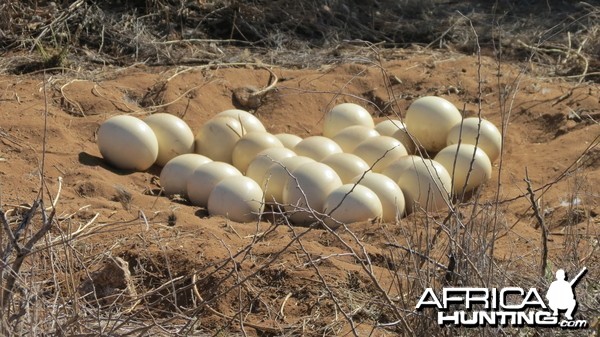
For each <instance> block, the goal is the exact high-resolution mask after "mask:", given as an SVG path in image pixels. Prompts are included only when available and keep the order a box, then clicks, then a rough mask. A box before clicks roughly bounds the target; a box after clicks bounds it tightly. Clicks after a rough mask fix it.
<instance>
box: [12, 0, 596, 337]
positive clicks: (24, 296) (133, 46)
mask: <svg viewBox="0 0 600 337" xmlns="http://www.w3.org/2000/svg"><path fill="white" fill-rule="evenodd" d="M529 2H530V1H524V2H522V1H514V2H513V1H497V2H495V3H494V2H490V3H488V2H485V1H457V2H453V3H446V2H445V1H444V3H442V1H433V0H424V1H412V0H406V1H392V0H381V1H341V0H339V1H329V2H322V1H316V0H315V1H293V2H290V1H271V2H265V1H256V0H254V1H235V0H234V1H222V0H217V1H183V0H181V1H167V0H146V1H133V0H132V1H127V0H122V1H117V0H112V1H84V0H76V1H55V2H49V1H43V0H40V1H32V0H29V1H12V0H8V1H4V2H2V4H0V48H1V49H0V50H1V52H2V59H0V71H1V72H3V73H7V74H36V73H37V74H38V75H39V74H41V73H42V72H44V73H45V74H52V73H55V74H62V75H65V74H67V75H68V74H70V73H78V74H82V73H85V72H86V71H87V70H91V69H94V68H95V67H101V66H102V67H110V66H115V67H127V66H130V65H132V64H135V63H144V64H146V65H149V66H171V65H173V66H182V65H185V66H197V67H200V68H201V69H202V70H205V69H210V67H213V66H215V67H218V66H219V65H223V66H231V65H233V66H243V65H245V64H248V63H252V64H254V65H259V66H262V65H264V64H277V65H280V66H287V67H293V68H306V67H318V66H321V65H325V64H333V63H348V62H355V63H365V64H369V65H370V66H372V67H375V68H377V69H379V70H380V72H381V76H382V77H384V78H386V83H387V85H388V86H387V87H386V88H385V91H387V92H388V93H389V97H388V98H389V99H388V100H387V101H386V102H384V103H385V104H377V102H374V103H373V106H377V107H378V108H380V109H381V113H383V112H384V110H385V114H386V115H401V108H400V107H399V106H398V105H397V103H396V100H395V99H393V97H394V92H393V90H392V89H391V87H392V85H393V83H392V82H391V81H393V79H394V77H393V76H392V75H391V74H389V73H388V71H387V69H386V67H385V66H384V63H383V62H382V60H383V59H386V58H388V57H390V58H391V57H394V55H396V56H397V49H396V48H399V47H407V48H408V47H410V48H412V50H419V51H424V50H431V52H434V50H437V51H443V52H445V51H448V50H450V51H459V52H463V53H469V54H475V55H478V56H481V55H484V56H485V55H487V56H492V57H494V59H495V60H496V61H497V63H498V74H497V75H498V78H500V77H502V76H507V75H506V74H504V73H502V67H501V65H502V64H504V63H505V62H509V61H511V62H520V63H519V64H520V65H521V72H520V73H518V74H516V75H515V76H514V77H512V78H510V79H509V80H508V82H509V83H511V84H512V85H510V86H508V85H507V86H505V87H504V86H501V84H500V82H498V84H497V88H496V90H497V91H498V92H502V94H501V95H498V97H499V99H498V105H497V106H498V109H500V114H501V127H502V129H503V130H504V129H505V128H506V127H507V126H508V125H509V123H511V121H512V120H511V118H512V116H513V113H514V111H513V103H514V97H515V95H516V92H517V91H519V90H523V89H522V88H521V87H520V86H519V83H520V81H521V80H522V76H523V75H524V74H525V73H529V74H533V75H538V76H540V75H543V76H544V77H553V78H559V77H560V78H562V79H564V80H567V81H571V82H572V83H573V85H574V87H575V88H576V87H577V86H583V85H586V83H588V84H589V83H594V82H595V83H598V80H599V79H600V63H598V60H599V55H600V42H599V41H600V6H597V5H596V6H594V5H593V4H591V3H586V2H563V1H549V0H548V1H541V2H540V1H531V3H529ZM540 13H543V15H540ZM432 21H435V24H430V23H431V22H432ZM480 66H481V59H480V58H479V59H478V63H477V64H473V67H474V68H478V67H480ZM202 67H205V68H202ZM477 74H479V71H477ZM46 76H47V75H44V78H43V81H44V82H43V85H42V89H43V90H42V92H43V94H44V98H45V100H46V103H47V102H48V100H49V98H48V97H46V93H47V90H52V91H54V92H57V93H59V94H63V97H65V96H64V92H62V89H63V88H64V87H62V86H61V85H58V84H56V83H50V82H47V77H46ZM172 76H173V77H174V76H176V75H172ZM167 83H168V80H166V81H161V82H158V83H157V84H156V85H155V86H154V87H153V88H154V90H149V91H148V92H147V94H146V95H144V97H140V98H139V100H138V101H139V103H140V104H139V105H140V106H142V107H144V108H146V109H148V110H153V108H155V107H157V106H159V105H161V104H163V95H164V90H165V86H166V85H167ZM61 84H62V83H61ZM65 86H66V85H65ZM590 90H591V89H590ZM478 91H479V93H478V96H477V97H476V99H478V101H479V102H481V101H482V95H483V93H482V90H481V87H480V88H479V90H478ZM572 93H573V91H571V94H572ZM153 95H154V96H153ZM182 96H183V95H182ZM64 101H67V102H66V103H64ZM63 103H64V104H63V105H62V106H63V108H64V109H65V110H68V109H67V108H66V107H67V106H69V107H70V108H71V109H73V111H75V112H77V111H78V110H81V107H79V108H78V107H77V106H76V105H75V104H71V105H69V102H68V99H66V98H65V99H64V100H63ZM479 108H480V109H481V106H480V107H479ZM81 111H82V110H81ZM480 112H481V111H479V113H480ZM74 114H78V113H74ZM45 115H46V116H47V115H48V110H47V109H46V111H45ZM81 115H84V114H83V112H82V113H81ZM594 116H597V114H596V115H594ZM578 117H579V116H578ZM588 117H589V119H590V120H591V121H589V123H590V125H594V124H595V125H598V120H597V119H594V118H593V117H592V115H590V114H588ZM584 118H585V117H584ZM596 130H597V129H596ZM0 132H2V134H0V136H1V138H2V140H3V142H5V143H4V144H6V142H11V138H10V135H9V134H8V133H6V132H5V131H3V130H2V129H0ZM44 140H45V137H44ZM44 144H45V142H44ZM599 149H600V133H599V136H598V137H596V138H595V139H594V140H593V142H591V143H590V144H588V145H587V146H585V147H584V149H583V151H582V152H581V153H580V155H579V157H578V158H577V160H575V161H573V162H572V164H571V165H570V166H569V167H568V168H567V169H566V170H564V171H563V172H559V173H558V174H557V175H556V178H555V179H554V180H553V181H550V182H546V183H544V184H537V185H533V184H532V183H531V181H530V179H529V178H530V177H528V176H525V177H521V179H523V178H524V179H526V185H527V188H526V189H524V190H523V191H522V192H523V193H522V194H521V195H520V196H517V197H515V198H514V199H502V198H503V196H502V195H501V193H500V186H501V185H502V183H503V181H502V179H501V178H500V177H501V174H502V170H503V168H504V162H503V161H504V158H501V159H500V162H499V163H498V165H497V170H498V171H497V175H498V179H497V185H496V186H488V188H490V189H491V190H493V191H495V196H494V197H491V198H485V199H484V198H482V196H481V195H480V194H476V195H474V196H472V197H471V198H470V199H468V200H465V201H461V200H454V202H453V204H452V205H449V207H448V210H447V212H441V213H436V214H429V213H426V212H423V211H420V212H415V213H414V214H412V215H411V216H409V217H407V218H405V219H403V220H402V225H401V226H395V225H394V224H383V223H374V224H360V225H358V226H356V227H352V228H349V227H347V226H343V227H342V228H341V229H339V230H336V231H333V230H323V229H320V228H319V227H320V226H319V224H316V225H315V226H311V227H308V228H305V227H294V226H291V225H290V224H289V223H288V222H287V221H286V219H285V217H281V216H280V215H281V214H280V213H281V209H279V208H277V207H276V208H275V209H273V210H272V211H268V212H266V213H265V214H264V215H263V219H264V220H265V221H263V222H260V223H257V224H253V225H251V226H247V225H244V226H242V225H240V224H235V223H229V222H228V221H226V220H223V222H222V226H221V229H222V235H219V236H215V237H214V238H212V239H211V241H210V243H207V244H206V246H203V243H201V244H196V246H198V249H197V251H194V252H186V251H183V250H182V249H181V248H180V247H183V246H185V247H189V246H193V243H194V242H196V241H195V240H197V239H198V237H197V236H198V235H213V236H214V235H215V234H206V233H202V232H201V233H198V232H187V233H186V232H185V231H183V230H179V229H178V228H179V227H178V226H179V224H178V219H177V217H176V215H175V214H174V213H172V212H171V213H168V212H166V213H160V214H158V213H154V214H150V213H149V212H148V210H143V209H140V210H137V211H138V214H137V216H136V218H135V219H134V220H132V221H130V222H127V221H125V220H115V221H103V222H99V221H98V217H99V214H97V213H96V214H95V213H90V212H88V211H86V209H80V210H77V211H76V212H73V213H64V212H63V211H61V198H60V196H61V186H62V180H58V181H49V179H47V177H46V175H45V173H44V172H45V169H47V168H46V167H45V162H44V155H45V151H42V152H41V154H40V155H39V167H38V168H39V170H38V174H39V179H40V185H39V189H38V192H37V193H36V194H35V195H33V196H32V198H31V199H32V200H31V203H26V202H28V200H22V201H21V202H23V204H20V205H9V204H5V203H3V202H2V203H1V205H0V206H1V212H0V222H1V225H2V230H1V231H0V258H1V259H2V260H1V261H0V271H1V273H2V274H1V277H2V278H1V279H0V289H1V293H0V334H1V335H7V336H8V335H14V336H21V335H22V336H41V335H57V336H63V335H64V336H71V335H81V336H88V335H89V336H93V335H103V336H104V335H106V336H116V335H119V336H120V335H134V336H138V335H139V336H147V335H165V336H166V335H194V336H195V335H260V336H280V335H281V336H296V335H343V334H350V335H357V336H365V335H369V334H373V335H377V336H378V335H390V336H391V335H406V336H413V335H416V336H442V335H445V336H454V335H465V336H466V335H473V336H474V335H493V336H496V335H497V336H507V335H508V336H542V335H549V336H552V335H557V336H558V335H567V336H568V335H576V334H577V333H578V332H576V331H564V330H536V329H532V328H522V329H518V328H513V327H508V328H506V327H505V328H491V327H485V328H477V329H464V328H462V329H461V328H456V329H454V328H453V329H449V328H442V327H439V326H438V325H437V324H436V322H435V313H434V312H430V311H424V312H416V311H415V310H414V305H415V299H417V298H418V297H419V296H420V295H421V293H422V291H423V289H424V288H426V287H433V288H436V289H440V288H441V287H443V286H473V287H476V286H481V287H503V286H507V285H515V286H517V285H518V286H520V287H523V288H528V287H537V288H538V289H547V287H548V285H549V283H550V282H551V281H552V280H553V278H552V277H553V276H552V271H553V270H555V269H556V267H557V266H568V268H569V269H570V270H578V269H580V268H581V267H582V266H588V268H590V269H594V268H595V269H596V270H595V271H593V272H590V273H589V274H588V276H586V277H587V279H586V282H582V284H581V286H579V287H578V288H577V299H578V301H579V309H578V310H579V311H578V315H579V316H581V317H585V318H586V319H588V320H589V321H590V323H592V324H595V326H594V328H592V329H591V330H589V331H586V333H594V332H593V331H594V329H595V333H596V334H598V333H599V329H600V326H599V325H598V319H599V318H600V312H599V309H598V308H599V307H600V303H599V301H600V300H599V296H600V288H599V287H598V284H600V282H599V279H598V275H599V274H598V272H599V270H598V268H597V266H598V265H599V264H598V262H599V259H598V256H599V255H598V249H599V245H598V232H597V231H596V229H597V228H598V226H597V223H598V214H595V215H594V214H591V213H593V209H594V208H593V207H594V203H593V202H590V204H585V203H584V204H580V203H573V202H569V203H568V206H567V207H565V210H564V214H559V212H562V211H563V210H562V209H561V210H557V211H556V212H553V211H549V210H548V209H546V208H544V207H543V199H542V196H543V195H544V194H545V193H546V192H548V190H550V189H551V188H552V187H553V186H554V185H555V184H557V183H559V182H565V181H568V183H569V185H570V186H571V190H570V191H568V193H569V195H570V197H571V198H570V200H571V201H572V200H590V199H592V200H596V202H597V200H598V198H599V197H598V193H599V191H598V189H597V187H594V186H589V185H588V184H587V177H586V176H585V174H586V173H585V172H586V171H585V168H586V167H590V166H591V165H597V161H598V153H599ZM44 150H45V149H44ZM594 158H595V159H594ZM594 160H595V161H596V162H595V164H594V162H593V161H594ZM78 188H79V190H78V191H79V193H81V194H86V193H90V192H89V191H90V190H93V189H94V188H95V187H94V186H91V185H80V186H78ZM115 189H116V192H115V200H117V201H118V202H120V203H122V205H123V208H124V209H127V210H131V209H130V203H131V202H132V194H131V192H129V191H127V190H126V189H125V188H123V187H121V186H115ZM0 193H1V194H0V198H1V197H3V195H6V194H7V193H11V191H6V190H1V191H0ZM146 193H147V194H153V193H155V191H154V190H152V189H148V191H146ZM583 196H585V198H584V197H583ZM157 198H158V197H157ZM516 200H528V201H530V205H529V208H528V209H526V210H525V211H524V213H523V217H524V218H525V217H527V219H535V220H534V221H535V222H537V224H536V226H537V228H538V229H539V233H540V237H539V238H537V239H536V242H535V246H536V247H537V248H536V249H534V250H532V251H530V252H528V255H527V254H525V255H518V256H517V255H516V254H517V252H514V253H515V256H511V255H510V254H511V253H512V252H509V256H504V257H503V258H501V259H500V258H498V256H497V252H496V249H497V248H496V247H495V244H496V242H497V241H498V240H499V239H500V238H502V237H504V236H507V235H509V234H510V233H513V228H514V227H515V225H516V224H517V223H509V221H510V220H511V219H509V218H507V217H506V216H505V212H507V208H508V207H510V205H511V203H512V202H515V201H516ZM175 202H180V201H178V200H175ZM133 209H134V210H135V208H133ZM596 209H597V208H596ZM307 211H310V210H307ZM199 212H201V211H199ZM199 216H201V217H202V216H203V214H200V215H199ZM516 221H517V222H519V221H523V220H522V219H518V220H516ZM527 221H529V220H527ZM124 225H131V226H138V227H140V230H139V233H138V234H136V237H135V238H130V237H123V236H120V235H118V233H119V228H121V227H122V226H124ZM575 225H579V226H580V227H579V229H580V228H585V229H586V232H585V233H583V234H582V233H581V232H580V231H579V229H578V227H576V226H575ZM557 227H561V228H564V229H565V230H564V231H563V232H562V234H561V235H564V237H565V240H563V241H561V246H560V247H559V249H560V250H562V252H564V253H563V254H558V255H557V254H554V255H552V258H550V257H549V256H548V245H549V241H548V235H547V234H548V232H549V231H550V229H552V228H557ZM113 234H114V236H113ZM98 237H99V238H101V239H103V240H106V239H109V238H110V240H113V241H111V243H110V244H106V245H104V246H102V251H99V250H98V248H97V247H95V246H94V243H93V242H98V241H91V239H93V238H98ZM274 240H277V241H279V242H284V244H282V246H281V249H279V248H277V249H273V248H272V246H271V245H270V242H272V241H274ZM375 242H376V244H375ZM240 243H241V244H240ZM315 243H319V245H317V244H315ZM550 244H552V243H550ZM382 245H383V248H382ZM322 247H327V249H322ZM210 249H213V250H216V251H219V252H223V253H224V254H225V255H223V256H220V258H206V259H205V258H204V256H203V253H202V252H203V250H210ZM518 253H519V254H520V253H522V252H518ZM332 260H336V263H340V264H341V266H342V267H341V269H343V271H338V272H337V273H335V274H328V273H330V272H332V269H328V268H327V267H328V266H329V264H330V263H332V262H331V261H332ZM290 317H292V318H290Z"/></svg>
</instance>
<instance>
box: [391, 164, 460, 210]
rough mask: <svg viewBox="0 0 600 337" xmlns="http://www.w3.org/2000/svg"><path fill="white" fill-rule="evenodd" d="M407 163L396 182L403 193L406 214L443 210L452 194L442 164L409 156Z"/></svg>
mask: <svg viewBox="0 0 600 337" xmlns="http://www.w3.org/2000/svg"><path fill="white" fill-rule="evenodd" d="M405 160H406V159H405ZM408 161H409V165H407V168H406V170H405V171H404V172H402V173H401V174H400V177H399V178H398V180H397V181H396V182H397V183H398V186H399V187H400V189H401V190H402V192H403V193H404V201H405V202H406V210H407V212H409V213H410V212H414V211H415V210H416V209H424V210H426V211H439V210H442V209H445V208H446V207H447V206H448V202H449V195H450V193H451V192H452V182H451V179H450V174H449V173H448V171H447V170H446V169H445V168H444V166H442V164H440V163H438V162H436V161H434V160H431V159H423V158H420V157H418V156H411V157H409V158H408Z"/></svg>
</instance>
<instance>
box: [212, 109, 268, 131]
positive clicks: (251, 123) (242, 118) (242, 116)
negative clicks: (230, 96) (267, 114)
mask: <svg viewBox="0 0 600 337" xmlns="http://www.w3.org/2000/svg"><path fill="white" fill-rule="evenodd" d="M215 117H232V118H233V119H235V120H237V121H239V122H240V123H241V124H242V127H243V128H244V130H246V132H255V131H260V132H267V130H266V129H265V126H264V125H263V123H262V122H261V121H260V120H259V119H258V118H256V116H254V115H253V114H251V113H249V112H247V111H244V110H238V109H231V110H225V111H221V112H219V113H218V114H217V115H216V116H215Z"/></svg>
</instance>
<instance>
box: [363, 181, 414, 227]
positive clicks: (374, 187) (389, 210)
mask: <svg viewBox="0 0 600 337" xmlns="http://www.w3.org/2000/svg"><path fill="white" fill-rule="evenodd" d="M351 183H353V184H355V183H358V184H360V185H363V186H366V187H368V188H369V189H371V191H373V192H374V193H375V194H376V195H377V197H378V198H379V201H381V207H382V208H383V217H382V220H383V221H384V222H390V223H393V222H395V221H396V219H399V218H401V217H402V216H404V212H405V202H404V194H403V193H402V190H401V189H400V187H398V184H396V182H395V181H394V180H392V179H391V178H389V177H387V176H385V175H383V174H381V173H375V172H367V173H366V174H365V175H364V176H363V175H358V176H356V177H354V179H352V181H351Z"/></svg>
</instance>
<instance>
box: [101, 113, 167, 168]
mask: <svg viewBox="0 0 600 337" xmlns="http://www.w3.org/2000/svg"><path fill="white" fill-rule="evenodd" d="M98 149H99V150H100V154H101V155H102V157H103V158H104V159H106V161H108V162H109V163H110V164H111V165H113V166H114V167H116V168H119V169H123V170H135V171H145V170H147V169H148V168H150V166H152V165H153V164H154V162H155V161H156V158H157V157H158V140H157V139H156V135H155V134H154V131H152V129H151V128H150V126H148V124H146V123H144V122H143V121H142V120H141V119H139V118H136V117H133V116H126V115H121V116H115V117H111V118H109V119H108V120H106V121H105V122H104V123H102V124H101V125H100V128H99V129H98Z"/></svg>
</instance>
